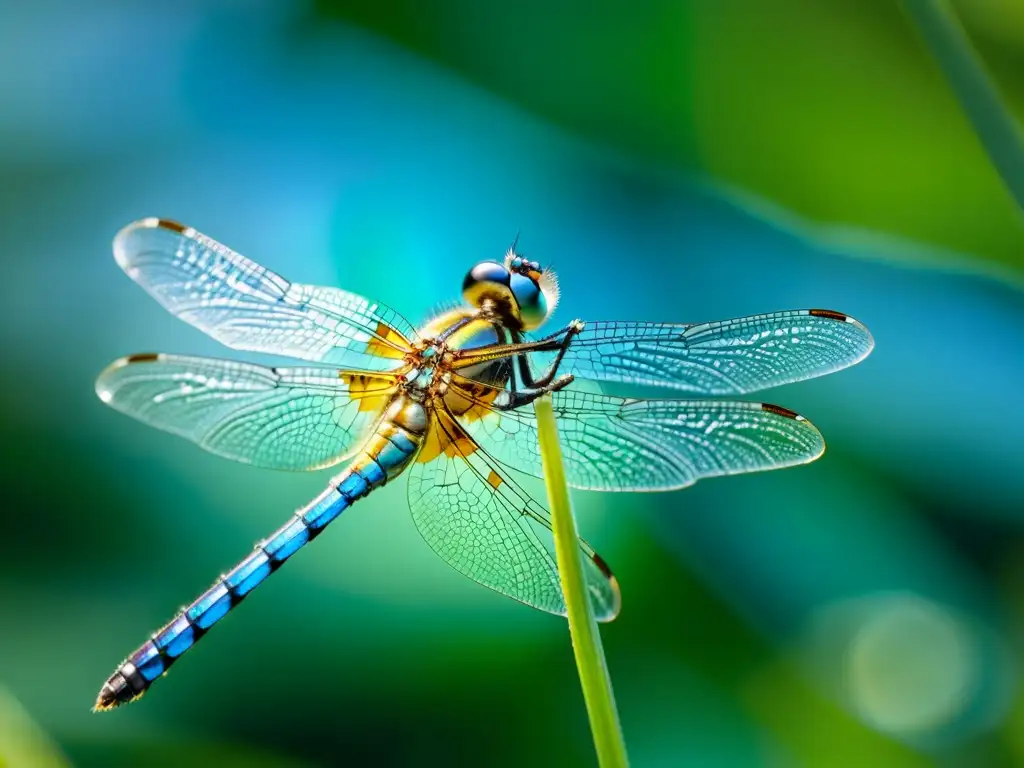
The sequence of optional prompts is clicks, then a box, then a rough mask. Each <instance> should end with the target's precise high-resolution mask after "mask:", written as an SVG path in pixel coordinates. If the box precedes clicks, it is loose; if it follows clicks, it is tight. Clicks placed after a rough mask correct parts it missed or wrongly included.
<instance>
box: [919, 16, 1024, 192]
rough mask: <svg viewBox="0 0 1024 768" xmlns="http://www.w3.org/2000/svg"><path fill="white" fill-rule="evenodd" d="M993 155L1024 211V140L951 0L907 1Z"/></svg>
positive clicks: (1006, 183) (996, 166)
mask: <svg viewBox="0 0 1024 768" xmlns="http://www.w3.org/2000/svg"><path fill="white" fill-rule="evenodd" d="M904 5H905V6H906V9H907V13H908V15H909V16H910V18H911V19H913V21H914V23H915V24H916V25H917V29H918V31H919V32H920V34H921V37H922V38H924V41H925V43H926V44H927V46H928V47H929V48H930V49H931V52H932V55H933V56H934V57H935V59H936V61H938V63H939V67H940V68H941V69H942V71H943V73H944V74H945V76H946V79H947V80H948V81H949V85H950V87H951V88H952V90H953V93H954V95H955V96H956V98H957V100H958V101H959V102H960V107H961V108H962V109H963V111H964V113H965V114H966V115H967V118H968V119H969V120H970V121H971V125H972V126H974V131H975V133H977V134H978V138H979V139H981V143H982V145H983V146H984V147H985V151H986V152H987V153H988V156H989V160H990V161H991V162H992V165H993V166H995V169H996V171H997V172H998V173H999V175H1000V177H1001V178H1002V180H1003V183H1004V184H1005V185H1006V187H1007V189H1009V191H1010V194H1011V195H1013V197H1014V199H1015V200H1016V201H1017V207H1018V209H1019V210H1020V211H1021V212H1024V139H1022V137H1021V130H1020V128H1019V127H1018V126H1017V124H1016V123H1015V122H1014V120H1013V117H1012V116H1011V115H1010V114H1009V113H1008V112H1007V110H1006V107H1005V106H1003V103H1002V101H1001V100H1000V98H999V92H998V91H997V90H996V87H995V86H994V85H993V84H992V81H991V80H989V78H988V75H987V74H986V72H985V67H984V66H983V65H982V63H981V60H980V59H979V58H978V55H977V53H975V51H974V49H973V48H972V47H971V42H970V40H969V39H968V38H967V35H966V33H965V32H964V30H963V27H962V26H961V25H960V22H959V20H958V19H957V17H956V15H955V14H954V12H953V9H952V8H951V7H950V6H949V3H948V1H947V0H904Z"/></svg>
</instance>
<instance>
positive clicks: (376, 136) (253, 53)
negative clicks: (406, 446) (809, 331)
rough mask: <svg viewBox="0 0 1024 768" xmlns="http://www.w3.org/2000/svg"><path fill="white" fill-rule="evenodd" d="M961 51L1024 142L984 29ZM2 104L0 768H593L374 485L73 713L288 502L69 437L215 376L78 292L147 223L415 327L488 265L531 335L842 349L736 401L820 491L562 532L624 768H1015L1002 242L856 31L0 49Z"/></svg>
mask: <svg viewBox="0 0 1024 768" xmlns="http://www.w3.org/2000/svg"><path fill="white" fill-rule="evenodd" d="M956 6H957V10H958V11H959V13H960V15H961V19H962V21H963V23H964V25H965V27H966V29H967V32H968V33H969V35H970V36H971V40H972V42H973V43H974V45H975V46H976V47H977V49H978V51H979V53H980V55H981V57H982V59H983V60H984V62H985V64H986V66H987V67H988V68H989V71H990V72H991V74H992V76H993V78H994V80H995V82H996V83H997V85H998V86H999V88H1000V90H1001V93H1002V95H1003V97H1004V99H1005V100H1006V102H1007V105H1008V107H1009V109H1010V110H1011V112H1013V113H1014V114H1015V115H1016V117H1017V119H1018V120H1020V119H1021V118H1024V77H1022V74H1024V5H1022V4H1021V3H1020V2H1017V1H1016V0H961V2H958V3H957V4H956ZM0 104H2V105H3V107H2V109H0V174H2V176H0V178H2V180H3V185H2V188H0V232H2V235H3V237H2V248H0V253H2V258H3V260H4V261H3V263H4V267H5V270H4V278H3V280H0V292H2V293H0V298H2V301H0V344H2V352H3V365H2V366H0V387H2V391H0V437H2V446H3V462H2V463H0V472H2V478H3V487H4V498H5V501H4V503H3V507H2V509H3V511H2V514H0V540H2V542H3V544H4V546H3V553H4V556H3V558H2V559H0V606H2V609H3V611H2V618H0V765H4V766H6V765H11V766H19V767H20V766H37V765H39V766H43V765H47V766H48V765H64V764H68V763H70V764H74V765H82V766H92V765H96V766H120V765H123V766H136V765H137V766H150V765H246V766H251V765H267V766H278V765H364V764H365V765H418V766H422V765H445V766H452V765H467V766H481V765H486V766H519V765H552V766H576V765H581V766H584V765H591V764H593V750H592V746H591V741H590V735H589V731H588V727H587V722H586V716H585V712H584V708H583V702H582V697H581V694H580V691H579V685H578V681H577V680H576V677H575V674H576V673H575V669H574V667H573V662H572V654H571V649H570V646H569V639H568V634H567V631H566V626H565V623H564V622H563V621H561V620H559V619H556V618H553V617H551V616H548V615H544V614H541V613H539V612H535V611H531V610H529V609H527V608H524V607H522V606H520V605H518V604H516V603H514V602H512V601H510V600H507V599H504V598H502V597H500V596H498V595H496V594H494V593H492V592H490V591H488V590H486V589H483V588H481V587H478V586H476V585H475V584H473V583H471V582H469V581H468V580H465V579H464V578H463V577H461V576H459V575H458V574H457V573H455V572H454V571H452V570H450V569H448V568H447V567H446V566H445V565H444V564H443V563H442V562H441V561H440V560H438V559H437V558H436V557H435V556H434V555H433V554H432V553H431V552H430V550H429V549H428V548H427V547H426V546H425V545H424V544H423V543H422V542H421V541H420V539H419V536H418V534H417V533H416V531H415V528H414V527H413V525H412V522H411V520H410V519H409V516H408V513H407V511H406V501H405V485H404V482H398V483H395V484H394V485H393V486H389V487H388V488H386V489H383V490H382V491H379V492H377V493H374V494H373V495H372V496H371V497H369V498H368V499H367V500H365V501H363V502H360V504H359V505H358V506H357V507H356V508H355V509H354V510H352V511H351V512H350V513H348V514H346V515H345V516H344V517H343V519H342V520H340V521H339V522H338V523H336V525H335V526H332V531H331V533H330V534H329V535H327V536H326V537H324V538H323V539H322V540H321V541H319V542H318V543H317V544H316V545H315V546H314V547H312V548H310V550H309V551H308V552H304V553H303V555H302V556H301V557H299V558H297V559H296V561H295V562H294V563H293V564H290V565H289V566H288V567H287V568H286V569H285V570H284V572H283V574H282V575H280V576H278V577H276V578H274V579H272V580H271V581H270V582H269V583H268V584H267V585H266V586H265V587H263V588H262V589H260V590H259V594H258V596H256V597H254V598H253V599H252V600H251V601H250V602H249V603H248V604H247V605H246V607H245V608H243V609H241V610H239V611H238V612H237V614H235V615H233V616H232V617H231V619H230V620H228V621H226V622H224V625H223V626H222V627H218V629H217V630H216V631H215V632H213V633H212V634H211V638H210V639H208V640H206V641H205V642H203V643H202V644H201V646H200V647H199V648H198V649H197V650H195V651H194V652H192V653H190V654H189V658H188V660H187V661H185V662H183V663H182V664H180V665H179V666H177V667H175V669H174V671H173V673H172V674H171V675H169V676H168V679H167V680H165V681H163V682H161V683H160V685H159V686H157V688H156V690H155V691H153V692H152V693H151V694H150V695H149V696H147V697H146V698H145V699H144V700H143V701H142V702H140V703H138V704H135V705H133V706H131V707H127V708H123V709H120V710H117V711H115V712H114V713H112V714H109V715H105V716H99V715H93V714H91V713H90V711H89V710H90V707H91V705H92V703H93V700H94V697H95V694H96V691H97V690H98V688H99V686H100V684H101V683H102V682H103V680H104V679H105V678H106V677H107V675H109V674H110V672H111V671H112V670H113V669H114V666H115V665H116V664H117V662H118V661H120V659H121V658H123V656H124V654H126V653H128V652H130V651H131V650H132V649H133V648H134V647H135V646H136V645H138V644H139V643H140V642H141V641H142V640H144V639H145V637H146V635H147V633H148V632H150V631H152V630H153V629H155V628H157V627H158V626H160V625H161V624H162V623H164V622H165V621H167V620H168V619H170V618H171V616H172V615H173V613H174V611H175V610H176V609H177V608H178V607H179V606H180V605H182V604H184V603H186V602H187V601H189V600H191V599H192V598H193V597H194V596H195V595H196V594H198V592H199V591H200V590H202V589H204V588H205V587H207V586H208V584H209V583H210V582H211V581H212V580H213V578H214V577H215V576H216V575H217V574H218V573H220V572H222V571H223V570H225V569H226V568H228V567H229V566H230V565H232V564H233V563H234V562H235V561H236V560H238V559H239V558H240V557H242V556H243V555H244V554H245V553H246V552H247V551H248V550H249V547H250V546H251V544H252V542H254V541H256V540H257V539H258V538H260V537H262V536H264V535H265V534H266V533H267V532H269V531H270V530H272V529H273V528H274V527H276V526H277V525H278V524H279V523H280V522H281V521H283V520H284V519H285V518H286V517H287V515H288V514H290V513H291V511H292V510H293V509H295V508H296V507H298V506H300V505H302V504H304V503H305V502H306V501H307V500H308V499H310V498H311V497H312V496H313V495H314V494H315V493H316V492H317V491H319V490H320V488H321V487H322V486H323V484H324V483H325V481H326V479H327V477H328V475H326V474H320V475H319V476H316V475H304V476H300V475H288V474H277V473H273V472H266V471H260V470H256V469H252V468H249V467H244V466H238V465H234V464H232V463H229V462H227V461H225V460H222V459H219V458H217V457H214V456H211V455H207V454H205V453H203V452H201V451H200V450H199V449H197V448H195V447H194V446H191V445H189V444H186V443H185V442H184V441H181V440H179V439H176V438H174V437H171V436H168V435H165V434H162V433H159V432H156V431H153V430H150V429H148V428H146V427H145V426H143V425H141V424H138V423H135V422H132V421H130V420H129V419H127V418H125V417H123V416H121V415H119V414H117V413H114V412H113V411H111V410H109V409H106V408H104V407H103V406H102V405H101V403H100V402H99V401H98V400H97V399H96V397H95V395H94V394H93V386H92V381H93V379H94V377H95V375H96V373H97V372H98V371H99V370H100V369H101V368H102V367H103V366H104V365H105V364H106V363H107V362H109V361H110V360H111V359H113V358H115V357H117V356H119V355H122V354H126V353H131V352H143V351H157V350H161V351H174V352H190V353H197V354H212V355H218V354H220V355H223V354H224V351H223V350H221V349H220V348H218V346H217V345H216V344H215V343H214V342H212V341H211V340H209V339H206V338H204V337H203V336H202V334H201V333H199V332H198V331H195V330H193V329H192V328H190V327H188V326H186V325H185V324H184V323H181V322H180V321H177V320H175V319H173V318H172V317H171V316H170V315H168V314H167V313H166V312H165V311H164V310H162V309H161V308H160V307H159V306H158V305H157V304H156V303H155V302H153V301H152V300H151V299H150V298H149V297H148V296H146V295H145V294H144V293H143V292H142V291H141V290H139V289H138V288H137V287H136V286H134V285H133V284H132V283H131V282H130V281H129V280H128V279H126V278H125V276H124V275H123V274H122V273H121V272H120V270H119V269H118V268H117V267H116V265H115V264H114V261H113V259H112V257H111V253H110V241H111V238H112V236H113V234H114V233H115V232H116V231H117V229H118V228H119V227H121V226H122V225H124V224H126V223H128V222H129V221H132V220H134V219H136V218H139V217H142V216H163V217H169V218H174V219H177V220H180V221H184V222H186V223H188V224H191V225H193V226H195V227H197V228H199V229H200V230H202V231H204V232H206V233H208V234H209V235H211V236H213V237H215V238H217V239H219V240H221V241H222V242H224V243H226V244H228V245H230V246H232V247H234V248H236V249H237V250H239V251H241V252H242V253H245V254H247V255H249V256H251V257H252V258H254V259H256V260H257V261H259V262H261V263H263V264H266V265H267V266H269V267H271V268H273V269H275V270H277V271H279V272H281V273H283V274H284V275H286V276H287V277H289V278H290V279H292V280H296V281H300V282H305V283H324V284H336V285H341V286H343V287H345V288H347V289H350V290H352V291H356V292H359V293H362V294H364V295H368V296H371V297H373V298H377V299H379V300H381V301H384V302H387V303H389V304H391V305H392V306H394V307H396V308H398V309H399V310H400V311H401V312H403V314H405V315H406V316H408V317H409V318H410V319H412V320H413V321H417V320H419V319H421V318H424V317H426V316H427V314H428V313H429V312H430V311H431V309H432V308H433V307H435V306H437V305H438V304H439V303H440V302H443V301H446V300H449V299H453V298H457V296H458V291H459V288H460V285H461V279H462V276H463V274H464V272H465V270H466V269H467V268H468V267H469V266H470V265H471V264H473V263H474V262H475V261H478V260H480V259H483V258H495V257H498V256H500V255H501V253H502V252H503V250H504V249H505V248H506V247H507V245H508V243H509V242H510V240H511V239H512V237H514V236H515V233H516V232H521V233H522V234H521V238H520V245H521V247H522V250H523V251H524V252H525V253H526V254H527V255H528V256H529V257H530V258H534V259H537V260H539V261H541V262H545V263H551V264H553V265H554V266H555V267H556V268H557V269H558V271H559V273H560V275H561V277H562V279H563V296H564V304H563V305H562V307H561V309H560V310H559V314H558V319H561V320H563V321H565V320H569V319H571V318H572V317H582V318H584V319H637V320H678V321H698V320H706V319H716V318H727V317H733V316H737V315H743V314H751V313H755V312H763V311H771V310H775V309H783V308H796V307H809V306H824V307H830V308H834V309H838V310H841V311H844V312H848V313H850V314H852V315H854V316H855V317H857V318H859V319H861V320H863V321H864V322H865V323H866V324H867V325H868V326H869V327H870V328H871V329H872V331H873V332H874V334H875V337H876V339H877V343H878V346H877V349H876V351H875V353H874V354H873V355H872V356H871V357H870V358H869V359H868V360H867V361H866V362H865V363H863V364H862V365H860V366H858V367H857V368H854V369H852V370H849V371H846V372H843V373H841V374H838V375H836V376H833V377H829V378H824V379H819V380H816V381H812V382H806V383H803V384H800V385H796V386H792V387H788V388H786V389H784V390H781V391H778V392H770V393H768V394H767V395H766V396H765V399H767V400H769V401H774V402H778V403H780V404H782V405H785V406H787V407H790V408H794V409H797V410H799V411H800V412H801V413H803V414H805V415H806V416H808V417H809V418H811V419H812V420H813V421H814V422H815V423H816V424H817V425H818V426H819V428H820V429H821V430H822V432H823V433H824V434H825V436H826V439H827V440H828V441H829V451H828V453H827V454H826V456H825V457H824V458H823V459H822V460H821V461H819V462H817V463H816V464H813V465H811V466H808V467H803V468H799V469H793V470H789V471H786V472H777V473H767V474H762V475H757V476H748V477H739V478H729V479H722V480H711V481H706V482H703V483H700V484H699V485H698V486H696V487H695V488H693V489H690V490H687V491H683V492H680V493H673V494H664V495H600V494H592V493H577V494H575V499H576V502H577V507H578V513H579V515H580V518H581V527H582V528H583V530H584V533H585V535H586V536H587V538H589V539H590V540H591V541H592V542H593V543H594V544H595V545H596V546H597V548H598V549H599V550H600V551H601V552H602V553H603V554H604V556H605V557H606V559H608V560H609V562H610V563H611V564H612V565H613V567H614V568H615V570H616V572H617V575H618V576H619V579H620V580H621V582H622V587H623V593H624V608H623V612H622V615H621V617H620V618H619V619H618V620H617V621H616V622H614V623H613V624H611V625H608V626H606V627H605V628H604V633H603V634H604V638H605V644H606V653H607V656H608V661H609V665H610V668H611V672H612V676H613V680H614V683H615V689H616V693H617V695H618V700H619V708H620V713H621V717H622V724H623V728H624V730H625V734H626V739H627V743H628V746H629V749H630V754H631V758H632V761H633V764H634V765H636V766H657V767H659V768H660V767H661V766H677V765H678V766H840V767H842V766H851V767H853V766H858V767H859V766H868V765H880V766H927V765H939V766H1003V765H1021V764H1024V702H1022V699H1021V694H1020V689H1019V681H1020V675H1019V668H1020V665H1021V661H1022V653H1021V640H1022V633H1024V609H1022V601H1024V565H1022V563H1024V558H1022V556H1024V477H1022V474H1024V473H1022V469H1024V461H1022V458H1024V452H1022V450H1021V447H1020V440H1021V435H1022V434H1024V409H1022V408H1021V405H1020V403H1021V397H1020V393H1021V389H1022V384H1024V344H1022V342H1021V329H1022V328H1024V300H1022V298H1024V297H1022V288H1024V223H1022V222H1024V219H1022V217H1021V216H1020V212H1019V211H1018V210H1016V209H1015V207H1014V204H1013V201H1012V199H1011V197H1010V196H1009V195H1008V194H1007V192H1006V191H1005V189H1004V188H1003V186H1002V185H1001V182H1000V179H999V177H998V175H997V173H996V172H995V171H994V170H993V168H992V166H991V165H990V163H989V161H988V159H987V157H986V155H985V152H984V151H983V149H982V147H981V145H980V143H979V141H978V140H977V138H976V136H975V135H974V133H973V132H972V130H971V127H970V125H969V123H968V121H967V120H966V119H965V117H964V116H963V114H962V113H961V111H960V110H959V108H958V105H957V102H956V100H955V98H954V97H953V96H952V94H951V92H950V91H949V89H948V86H947V85H946V83H945V81H944V79H943V77H942V75H941V73H940V71H939V69H938V67H937V66H936V65H935V63H934V62H933V60H932V59H931V57H930V56H929V54H928V51H927V50H926V48H925V47H924V45H923V44H922V42H921V40H920V38H919V37H918V36H917V35H916V33H915V31H914V28H913V26H912V25H911V24H910V22H909V20H908V18H907V17H906V15H905V14H904V13H903V11H902V10H901V8H900V6H899V5H898V4H897V3H895V2H885V1H884V0H831V1H830V2H827V3H822V2H816V1H815V0H760V1H758V0H716V2H697V1H696V0H690V1H688V2H684V0H643V1H641V2H634V3H629V4H627V3H619V2H612V1H611V0H601V1H598V2H589V3H583V2H563V3H557V4H550V3H543V2H539V0H518V1H517V2H514V3H482V2H476V1H475V0H450V1H449V2H443V3H433V4H428V3H420V2H415V0H404V1H402V2H390V3H381V2H377V1H375V0H358V1H356V2H341V1H340V0H338V1H331V0H321V2H316V3H285V2H270V1H269V0H266V1H263V0H261V1H260V2H245V3H244V2H239V1H237V0H236V1H234V2H232V1H231V0H217V1H215V2H183V3H178V4H169V3H162V4H157V3H145V2H143V3H135V4H128V3H115V2H90V3H72V2H67V1H66V0H65V1H64V2H61V1H60V0H46V1H45V2H37V3H31V4H22V5H21V7H20V8H17V7H14V4H5V5H4V8H3V10H0ZM530 487H531V488H533V489H535V490H536V491H537V492H538V493H542V489H541V487H540V486H539V484H533V485H531V486H530Z"/></svg>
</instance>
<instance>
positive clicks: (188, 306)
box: [114, 219, 416, 370]
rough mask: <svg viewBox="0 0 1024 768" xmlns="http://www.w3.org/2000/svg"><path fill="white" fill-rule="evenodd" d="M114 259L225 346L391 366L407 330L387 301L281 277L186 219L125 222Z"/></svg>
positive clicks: (406, 342)
mask: <svg viewBox="0 0 1024 768" xmlns="http://www.w3.org/2000/svg"><path fill="white" fill-rule="evenodd" d="M114 256H115V257H116V259H117V263H118V264H119V265H120V266H121V268H122V269H123V270H124V271H125V272H126V273H127V274H128V276H129V277H131V278H132V280H134V281H135V282H137V283H138V284H139V285H141V286H142V287H143V288H145V289H146V290H147V291H148V292H149V293H150V294H151V295H152V296H153V297H154V298H155V299H156V300H157V301H159V302H160V303H161V304H162V305H163V306H164V307H166V308H167V309H168V310H170V312H171V313H172V314H175V315H177V316H178V317H180V318H181V319H182V320H185V321H186V322H188V323H191V324H192V325H194V326H196V327H197V328H199V329H201V330H202V331H204V332H206V333H208V334H209V335H210V336H212V337H213V338H215V339H217V340H218V341H220V342H221V343H223V344H225V345H226V346H228V347H231V348H233V349H242V350H248V351H254V352H265V353H269V354H275V355H286V356H289V357H295V358H299V359H300V360H309V361H312V362H319V363H328V364H332V365H340V366H345V367H356V368H368V369H371V370H383V369H386V368H392V367H395V365H396V362H397V361H399V360H401V359H402V357H403V356H404V355H405V353H406V351H407V350H408V348H409V340H410V339H415V338H416V335H415V334H416V332H415V330H414V329H413V327H412V326H411V325H410V324H409V322H408V321H406V320H405V319H404V318H403V317H401V316H400V315H399V314H398V313H397V312H395V311H394V310H393V309H390V308H388V307H386V306H384V305H383V304H378V303H374V302H370V301H367V300H366V299H364V298H363V297H361V296H357V295H356V294H353V293H348V292H347V291H343V290H340V289H338V288H323V287H318V286H312V285H299V284H297V283H290V282H288V281H287V280H285V279H284V278H283V277H281V276H280V275H277V274H275V273H273V272H271V271H270V270H269V269H264V268H263V267H261V266H260V265H258V264H255V263H254V262H252V261H250V260H249V259H247V258H245V257H244V256H241V255H239V254H237V253H235V252H234V251H232V250H231V249H230V248H227V247H225V246H223V245H221V244H220V243H218V242H216V241H214V240H211V239H210V238H208V237H206V236H205V235H203V234H200V233H199V232H196V230H194V229H192V228H191V227H184V226H182V225H181V224H177V223H175V222H172V221H166V220H163V219H143V220H141V221H137V222H135V223H134V224H129V225H128V226H127V227H125V228H124V229H122V230H121V231H120V232H119V233H118V234H117V237H116V238H115V239H114Z"/></svg>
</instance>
